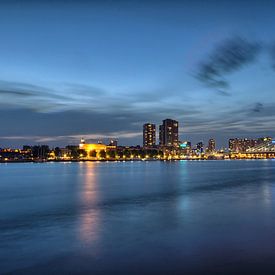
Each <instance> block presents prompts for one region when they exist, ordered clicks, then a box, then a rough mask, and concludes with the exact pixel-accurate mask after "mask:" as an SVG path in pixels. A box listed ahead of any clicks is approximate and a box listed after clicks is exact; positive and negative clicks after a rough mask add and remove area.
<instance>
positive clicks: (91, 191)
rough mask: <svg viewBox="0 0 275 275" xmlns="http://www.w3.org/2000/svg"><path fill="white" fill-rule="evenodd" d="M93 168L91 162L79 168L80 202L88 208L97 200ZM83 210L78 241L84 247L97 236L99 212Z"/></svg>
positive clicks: (95, 176) (93, 165) (95, 178)
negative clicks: (83, 244)
mask: <svg viewBox="0 0 275 275" xmlns="http://www.w3.org/2000/svg"><path fill="white" fill-rule="evenodd" d="M95 166H96V164H95V163H93V162H88V163H82V164H81V165H80V166H79V173H78V175H79V180H78V181H79V183H80V184H81V191H80V200H81V201H82V202H84V205H85V206H87V205H88V206H89V204H90V203H92V204H94V205H96V204H97V202H98V200H99V198H98V196H99V194H98V193H97V190H96V188H97V183H98V182H97V175H96V173H95V170H96V167H95ZM85 208H86V209H85ZM85 208H84V209H85V210H84V213H82V214H81V215H80V225H79V239H80V240H81V241H82V242H83V243H85V245H91V244H92V242H93V241H95V240H96V239H97V237H98V234H99V230H100V228H99V223H100V210H99V209H89V207H85Z"/></svg>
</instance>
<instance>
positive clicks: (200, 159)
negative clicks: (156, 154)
mask: <svg viewBox="0 0 275 275" xmlns="http://www.w3.org/2000/svg"><path fill="white" fill-rule="evenodd" d="M267 159H274V158H227V159H214V158H210V159H206V158H196V159H194V158H185V159H109V160H106V159H101V160H96V159H81V160H77V159H66V160H43V161H38V160H0V163H4V164H5V163H6V164H7V163H51V162H67V163H71V162H143V161H163V162H165V161H184V160H185V161H205V160H211V161H221V160H267Z"/></svg>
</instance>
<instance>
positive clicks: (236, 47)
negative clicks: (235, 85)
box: [197, 37, 261, 91]
mask: <svg viewBox="0 0 275 275" xmlns="http://www.w3.org/2000/svg"><path fill="white" fill-rule="evenodd" d="M260 50H261V46H260V44H259V43H256V42H250V41H247V40H245V39H243V38H241V37H234V38H231V39H228V40H225V41H224V42H223V43H221V44H220V45H219V46H218V47H216V48H215V49H214V52H213V53H212V54H211V55H210V56H209V57H208V59H207V60H206V61H204V62H202V63H201V64H200V65H199V70H198V73H197V78H198V79H199V80H200V81H201V82H203V83H204V84H206V85H207V86H209V87H212V88H216V89H218V90H219V91H225V90H227V89H228V88H229V82H228V81H227V80H226V79H225V77H226V76H227V75H228V74H230V73H232V72H235V71H237V70H239V69H241V68H242V67H243V66H245V65H247V64H249V63H252V62H254V61H255V60H256V57H257V55H258V54H259V52H260Z"/></svg>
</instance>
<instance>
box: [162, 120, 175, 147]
mask: <svg viewBox="0 0 275 275" xmlns="http://www.w3.org/2000/svg"><path fill="white" fill-rule="evenodd" d="M159 144H160V145H162V146H169V147H172V146H173V147H178V146H179V123H178V121H176V120H173V119H165V120H163V121H162V125H160V126H159Z"/></svg>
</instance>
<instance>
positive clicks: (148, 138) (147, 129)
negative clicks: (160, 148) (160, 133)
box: [143, 123, 156, 147]
mask: <svg viewBox="0 0 275 275" xmlns="http://www.w3.org/2000/svg"><path fill="white" fill-rule="evenodd" d="M155 145H156V125H155V124H152V123H146V124H144V125H143V147H152V146H155Z"/></svg>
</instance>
